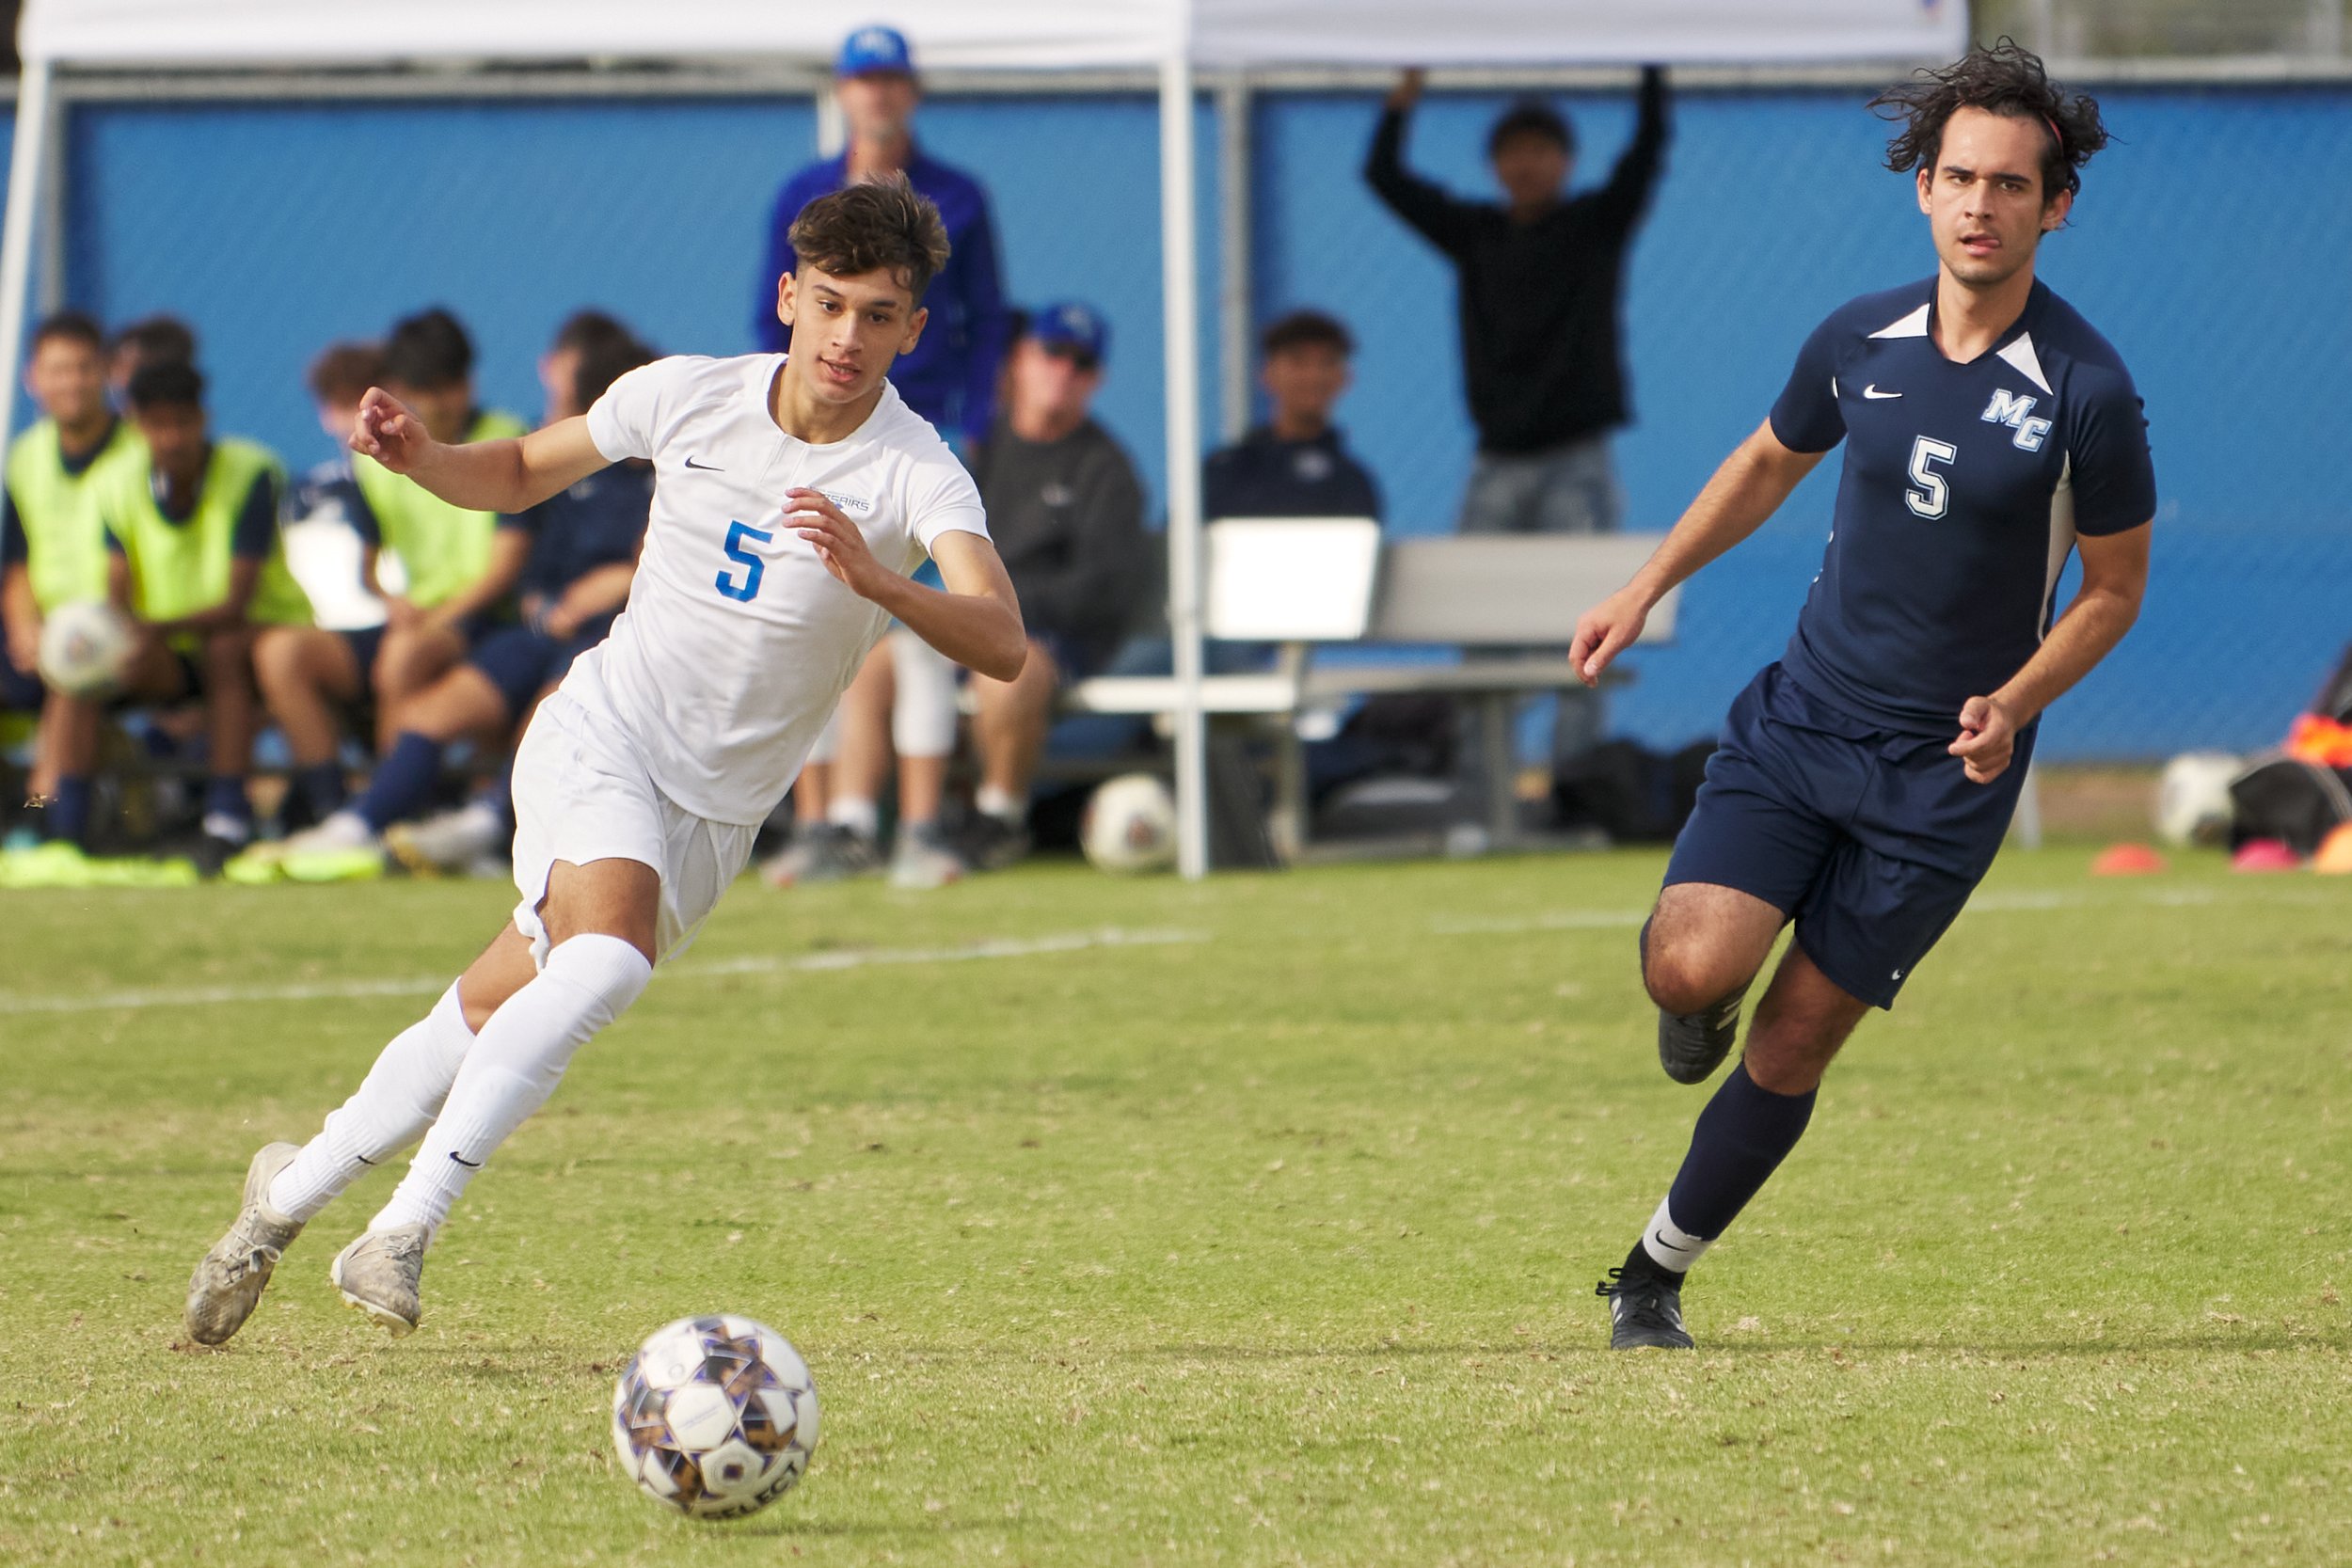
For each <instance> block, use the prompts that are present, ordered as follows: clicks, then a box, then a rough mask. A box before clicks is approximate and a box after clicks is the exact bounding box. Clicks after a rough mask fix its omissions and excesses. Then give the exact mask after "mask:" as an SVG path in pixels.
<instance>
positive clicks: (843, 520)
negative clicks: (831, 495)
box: [785, 490, 1029, 681]
mask: <svg viewBox="0 0 2352 1568" xmlns="http://www.w3.org/2000/svg"><path fill="white" fill-rule="evenodd" d="M787 503H788V504H787V506H786V508H785V515H786V516H787V518H788V519H790V521H791V523H792V525H793V527H794V528H795V529H797V530H798V531H799V532H800V535H801V537H802V538H803V539H805V540H807V541H808V542H809V543H810V544H812V545H814V546H817V554H818V559H819V560H821V561H823V562H824V563H825V569H826V570H827V571H829V572H831V573H832V574H833V575H834V577H836V578H840V579H841V580H842V581H843V582H845V583H848V584H849V585H850V589H851V590H852V591H854V592H855V593H856V594H858V595H859V596H860V597H861V598H866V599H871V600H873V601H874V603H876V604H878V605H880V606H882V608H883V609H884V610H888V611H890V613H891V614H892V615H894V616H896V617H898V620H899V621H900V622H902V623H904V625H905V626H906V628H907V630H909V631H911V632H913V633H914V635H915V636H917V637H919V638H921V639H922V640H923V641H926V642H929V643H930V645H931V646H932V647H934V648H937V649H938V650H939V651H940V652H941V653H943V654H946V656H947V657H949V658H952V659H954V660H955V661H956V662H957V663H958V664H961V665H962V666H963V667H964V668H965V669H967V670H973V671H977V672H978V673H980V674H983V675H990V676H993V677H994V678H995V679H997V680H1000V681H1009V680H1011V679H1012V678H1013V677H1014V676H1016V675H1018V674H1020V673H1021V667H1022V665H1024V664H1025V663H1026V662H1028V657H1029V636H1028V632H1027V631H1026V630H1025V628H1024V627H1023V626H1022V625H1021V601H1020V600H1019V599H1018V598H1017V597H1015V596H1014V594H1013V591H1012V578H1009V577H1008V576H1006V575H1005V563H1004V562H1003V561H1002V560H1000V559H999V558H998V557H997V554H996V546H993V545H992V544H990V543H989V542H988V541H987V540H986V539H983V538H981V537H980V536H979V535H978V534H977V533H966V532H963V531H961V530H950V531H947V532H946V533H942V534H941V535H939V537H938V538H937V539H935V540H933V541H932V542H931V559H932V560H933V561H934V562H938V564H939V578H940V580H941V581H942V582H944V583H946V585H947V590H946V593H944V594H943V593H941V592H940V591H939V590H938V589H936V588H926V587H924V586H923V585H922V584H921V583H919V582H915V581H914V580H913V579H911V578H905V577H901V576H900V575H899V574H898V573H897V572H894V571H892V570H891V569H890V568H889V567H887V566H884V565H883V564H882V562H879V561H876V560H875V559H874V552H873V551H872V550H870V549H867V548H866V535H865V534H863V533H861V532H859V531H858V527H857V525H856V524H855V523H853V522H851V521H850V519H849V518H848V517H847V516H845V515H843V514H842V511H841V509H840V508H839V507H837V506H835V505H834V503H833V502H832V501H830V500H828V499H825V497H824V495H823V494H822V493H821V492H819V491H816V490H793V491H789V492H787Z"/></svg>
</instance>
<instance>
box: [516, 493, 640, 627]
mask: <svg viewBox="0 0 2352 1568" xmlns="http://www.w3.org/2000/svg"><path fill="white" fill-rule="evenodd" d="M652 506H653V468H652V466H651V465H649V464H644V463H616V464H614V465H613V466H612V467H609V468H602V469H599V470H597V471H596V473H593V474H590V475H589V476H588V477H587V478H586V479H583V480H581V481H580V483H577V484H575V485H573V486H571V487H570V488H569V489H566V490H559V491H557V492H556V493H555V494H554V495H552V496H549V497H548V499H546V500H543V501H541V502H540V503H539V504H538V505H536V506H534V507H532V509H531V510H530V511H528V512H524V513H520V514H517V515H514V516H509V517H501V518H500V519H499V526H500V527H501V528H519V529H521V530H523V531H526V532H528V533H529V534H530V535H531V556H530V560H529V562H528V563H526V564H525V565H524V567H523V575H522V580H521V581H520V582H518V583H517V584H516V591H517V592H519V593H523V594H542V595H544V596H545V597H546V598H547V599H548V601H549V602H550V603H552V602H553V601H554V600H556V599H558V598H560V597H562V596H563V594H564V590H565V589H567V588H569V587H571V585H572V584H573V583H575V582H577V581H579V580H580V578H584V577H586V576H587V575H588V574H589V573H590V572H593V571H595V570H596V569H597V568H598V567H600V566H611V565H615V564H623V563H627V562H633V561H635V560H636V559H637V551H638V547H639V546H640V545H641V544H643V542H644V537H645V518H646V515H647V514H648V513H649V512H650V511H651V509H652Z"/></svg>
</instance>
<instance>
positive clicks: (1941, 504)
mask: <svg viewBox="0 0 2352 1568" xmlns="http://www.w3.org/2000/svg"><path fill="white" fill-rule="evenodd" d="M1959 455H1960V449H1959V448H1958V447H1956V446H1954V445H1952V444H1951V443H1950V442H1949V441H1938V440H1936V439H1934V438H1933V437H1932V436H1920V437H1919V438H1918V439H1917V440H1916V441H1914V442H1913V443H1912V444H1911V477H1912V478H1913V479H1914V480H1915V481H1916V482H1917V483H1918V485H1919V488H1917V489H1916V490H1905V491H1904V492H1903V504H1904V505H1905V506H1908V507H1910V508H1911V510H1912V511H1914V512H1915V513H1917V514H1918V515H1920V516H1922V517H1929V518H1934V517H1941V516H1942V515H1944V514H1945V513H1947V512H1949V511H1950V510H1951V509H1952V491H1951V486H1950V485H1948V484H1947V483H1945V482H1944V476H1943V475H1942V474H1939V473H1937V472H1936V471H1935V469H1934V468H1933V467H1930V465H1931V464H1935V463H1949V462H1950V461H1951V460H1952V459H1953V458H1955V457H1958V456H1959ZM738 526H740V525H738ZM727 553H728V554H730V555H732V554H734V553H735V552H734V551H732V550H730V551H728V552H727ZM749 596H750V595H748V594H746V595H745V597H747V598H748V597H749Z"/></svg>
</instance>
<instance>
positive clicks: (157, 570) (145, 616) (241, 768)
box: [99, 360, 310, 870]
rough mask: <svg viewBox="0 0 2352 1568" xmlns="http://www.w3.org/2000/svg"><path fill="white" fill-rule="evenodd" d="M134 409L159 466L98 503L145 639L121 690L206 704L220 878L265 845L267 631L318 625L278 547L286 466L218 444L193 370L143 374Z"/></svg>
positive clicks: (262, 452)
mask: <svg viewBox="0 0 2352 1568" xmlns="http://www.w3.org/2000/svg"><path fill="white" fill-rule="evenodd" d="M129 398H130V404H131V418H132V420H134V421H135V423H136V424H137V426H138V430H139V435H140V437H141V438H142V439H143V440H144V441H145V442H146V445H147V452H148V461H147V462H146V463H144V464H139V465H135V466H126V467H120V468H117V469H115V470H113V471H111V472H110V473H109V475H108V476H107V481H106V483H105V484H104V485H103V487H102V488H101V490H100V492H99V513H100V515H101V516H102V518H103V520H104V523H105V528H106V548H107V550H108V552H109V555H110V557H111V559H110V561H109V562H108V577H109V591H110V593H111V594H112V596H113V598H114V600H115V602H116V603H117V604H118V605H119V606H120V607H122V609H124V610H127V611H128V612H129V613H130V614H131V616H132V618H133V619H134V620H135V622H136V623H137V626H138V630H139V640H138V643H137V645H136V648H135V651H134V652H133V654H132V656H131V658H130V661H129V663H128V664H127V665H126V667H125V668H124V671H123V675H122V688H123V692H124V695H125V696H127V697H129V698H131V699H133V700H135V701H138V700H144V701H149V702H179V701H183V700H187V699H197V700H200V701H201V702H202V703H203V705H204V730H205V739H206V743H207V751H206V756H207V762H206V767H207V769H208V772H209V775H210V776H209V778H208V779H207V781H206V784H205V789H204V841H205V860H206V862H207V863H208V864H209V865H210V866H211V868H212V869H215V870H216V869H218V866H219V864H220V863H221V862H223V861H225V860H226V859H227V858H228V857H229V856H230V855H231V854H233V853H235V852H236V850H238V849H239V848H241V847H243V846H244V845H245V844H246V841H248V840H249V839H250V838H251V837H252V835H253V807H252V804H251V802H250V801H249V800H247V798H246V773H247V771H248V770H249V769H250V768H251V765H252V752H253V732H254V729H255V727H256V720H257V715H258V709H257V705H256V703H255V699H254V691H253V669H252V657H253V638H254V628H255V627H256V626H307V625H308V624H309V623H310V600H309V598H307V597H306V596H305V595H304V594H303V592H302V589H301V587H300V586H299V585H298V584H296V583H295V581H294V574H293V573H292V572H290V571H288V570H287V569H286V557H285V552H284V550H283V549H282V548H281V547H280V546H279V543H278V504H279V501H280V499H281V498H282V496H283V495H284V491H285V471H284V469H283V468H282V467H280V466H279V464H278V458H277V456H276V454H275V453H273V452H271V451H268V450H267V449H266V448H264V447H262V446H259V445H256V444H255V443H253V442H251V441H244V440H238V439H236V438H234V437H230V436H222V437H215V436H214V435H213V434H212V432H211V429H210V427H209V421H208V420H206V418H205V413H204V378H203V376H202V375H201V374H199V372H198V371H197V369H196V367H195V366H193V365H188V364H183V363H180V362H178V361H173V360H166V361H164V362H162V363H159V364H148V365H142V366H140V367H139V369H138V370H137V371H136V372H134V373H133V375H132V377H131V385H130V388H129Z"/></svg>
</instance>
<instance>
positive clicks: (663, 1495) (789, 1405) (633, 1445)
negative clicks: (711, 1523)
mask: <svg viewBox="0 0 2352 1568" xmlns="http://www.w3.org/2000/svg"><path fill="white" fill-rule="evenodd" d="M612 1446H613V1448H614V1449H615V1450H617V1451H618V1452H619V1454H620V1456H621V1470H622V1473H624V1474H625V1475H627V1476H628V1479H629V1480H631V1481H635V1482H636V1483H637V1484H638V1486H639V1487H640V1488H641V1489H643V1490H644V1494H645V1495H646V1496H647V1497H652V1498H654V1499H656V1500H657V1501H660V1502H664V1503H667V1504H669V1505H670V1506H671V1507H672V1508H675V1509H676V1510H677V1511H678V1512H679V1513H691V1514H692V1515H693V1516H694V1517H695V1518H697V1519H732V1518H737V1517H739V1516H740V1515H742V1514H746V1513H757V1512H758V1511H759V1510H761V1509H763V1508H765V1507H767V1506H768V1505H769V1504H770V1503H771V1502H774V1501H775V1500H776V1499H777V1498H778V1497H783V1496H784V1495H785V1494H786V1493H787V1492H789V1491H790V1490H792V1484H793V1482H795V1481H799V1480H800V1479H801V1472H802V1471H803V1470H804V1469H806V1468H807V1467H808V1456H809V1453H810V1450H812V1449H815V1448H816V1447H817V1385H816V1383H815V1382H814V1381H813V1380H812V1379H811V1378H810V1377H809V1375H808V1363H807V1362H805V1361H803V1360H802V1359H801V1353H800V1352H799V1351H796V1350H794V1349H793V1348H792V1345H791V1342H790V1341H789V1340H787V1339H786V1338H785V1337H784V1336H783V1335H781V1334H778V1333H777V1332H776V1331H775V1330H774V1329H772V1328H768V1327H766V1326H764V1325H762V1324H759V1323H754V1322H753V1321H752V1320H751V1319H749V1318H739V1317H734V1316H732V1315H730V1316H725V1317H710V1318H680V1319H679V1320H678V1321H677V1322H676V1323H672V1324H670V1325H669V1326H668V1327H667V1328H663V1329H660V1330H658V1331H656V1332H655V1334H654V1336H653V1337H652V1338H649V1339H647V1340H646V1341H645V1342H644V1344H643V1345H641V1346H639V1347H638V1350H637V1354H635V1355H634V1356H632V1357H631V1358H630V1359H629V1363H628V1370H626V1371H624V1372H622V1373H621V1380H620V1382H619V1383H618V1384H616V1385H614V1386H613V1389H612Z"/></svg>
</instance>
